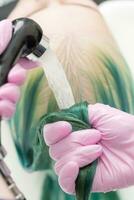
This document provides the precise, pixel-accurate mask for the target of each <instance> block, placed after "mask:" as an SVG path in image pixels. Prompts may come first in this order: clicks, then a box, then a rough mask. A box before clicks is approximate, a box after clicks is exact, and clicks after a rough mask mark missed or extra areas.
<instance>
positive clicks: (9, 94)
mask: <svg viewBox="0 0 134 200" xmlns="http://www.w3.org/2000/svg"><path fill="white" fill-rule="evenodd" d="M11 37H12V23H11V21H9V20H3V21H1V22H0V54H2V52H3V51H4V50H5V49H6V47H7V45H8V43H9V42H10V40H11ZM35 66H37V63H35V62H32V61H29V60H28V59H24V58H23V59H20V61H19V62H18V63H17V64H16V65H15V67H14V68H13V69H12V70H11V71H10V73H9V75H8V83H7V84H5V85H4V86H2V87H0V116H1V117H6V118H9V117H11V116H12V115H13V113H14V112H15V107H16V103H17V101H18V100H19V97H20V89H19V86H20V85H22V84H23V82H24V80H25V78H26V71H27V69H31V68H32V67H35Z"/></svg>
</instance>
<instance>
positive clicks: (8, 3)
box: [0, 0, 106, 20]
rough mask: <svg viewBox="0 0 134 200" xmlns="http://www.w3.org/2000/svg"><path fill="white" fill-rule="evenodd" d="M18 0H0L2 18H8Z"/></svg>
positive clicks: (0, 16)
mask: <svg viewBox="0 0 134 200" xmlns="http://www.w3.org/2000/svg"><path fill="white" fill-rule="evenodd" d="M94 1H95V2H96V3H98V4H99V3H101V2H103V1H106V0H94ZM17 2H18V0H0V20H2V19H4V18H6V17H7V16H8V15H9V13H10V12H11V11H12V10H13V8H14V7H15V5H16V3H17Z"/></svg>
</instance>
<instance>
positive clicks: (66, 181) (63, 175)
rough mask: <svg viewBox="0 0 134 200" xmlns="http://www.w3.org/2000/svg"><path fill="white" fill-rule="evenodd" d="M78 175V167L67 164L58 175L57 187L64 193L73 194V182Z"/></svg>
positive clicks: (71, 163)
mask: <svg viewBox="0 0 134 200" xmlns="http://www.w3.org/2000/svg"><path fill="white" fill-rule="evenodd" d="M78 174H79V166H78V164H77V163H75V162H68V163H67V164H66V165H65V166H64V167H63V168H62V169H61V171H60V173H59V179H58V180H59V185H60V187H61V188H62V189H63V191H64V192H66V193H68V194H75V181H76V179H77V176H78Z"/></svg>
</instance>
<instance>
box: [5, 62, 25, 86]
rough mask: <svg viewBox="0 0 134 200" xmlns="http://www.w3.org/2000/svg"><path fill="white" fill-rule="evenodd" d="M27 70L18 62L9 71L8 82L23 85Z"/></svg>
mask: <svg viewBox="0 0 134 200" xmlns="http://www.w3.org/2000/svg"><path fill="white" fill-rule="evenodd" d="M26 72H27V71H26V69H24V68H22V67H21V65H20V64H19V63H17V64H16V65H15V66H14V67H13V68H12V70H11V71H10V72H9V75H8V82H10V83H14V84H17V85H22V84H23V83H24V81H25V79H26V75H27V73H26Z"/></svg>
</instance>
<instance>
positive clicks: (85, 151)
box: [44, 104, 134, 194]
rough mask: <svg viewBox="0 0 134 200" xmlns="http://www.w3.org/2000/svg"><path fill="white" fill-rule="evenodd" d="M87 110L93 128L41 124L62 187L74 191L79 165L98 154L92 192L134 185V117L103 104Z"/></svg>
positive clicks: (86, 163) (66, 124)
mask: <svg viewBox="0 0 134 200" xmlns="http://www.w3.org/2000/svg"><path fill="white" fill-rule="evenodd" d="M88 110H89V122H90V124H91V126H92V129H89V130H82V131H77V132H72V127H71V125H70V124H69V123H68V122H62V121H61V122H56V123H53V124H48V125H46V126H45V127H44V138H45V141H46V143H47V145H49V146H50V155H51V157H52V158H53V159H54V160H56V164H55V171H56V174H57V175H58V176H59V184H60V186H61V188H62V189H63V190H64V191H65V192H67V193H70V194H74V193H75V181H76V177H77V176H78V173H79V169H80V167H83V166H86V165H88V164H89V163H91V162H92V161H94V160H95V159H96V158H98V157H99V162H98V166H97V170H96V174H95V177H94V182H93V187H92V192H108V191H112V190H116V189H119V188H124V187H128V186H130V185H134V116H133V115H130V114H127V113H125V112H122V111H120V110H117V109H115V108H112V107H110V106H107V105H103V104H95V105H89V107H88Z"/></svg>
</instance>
